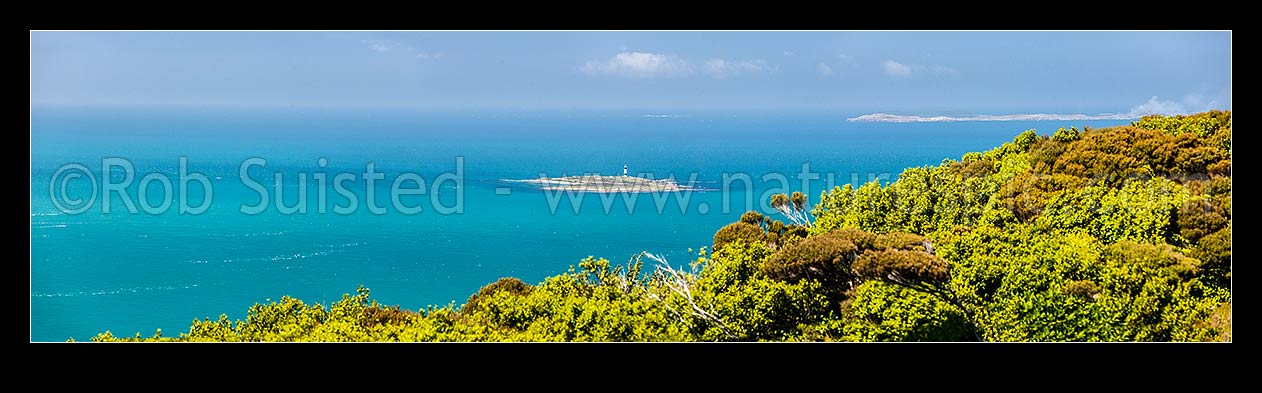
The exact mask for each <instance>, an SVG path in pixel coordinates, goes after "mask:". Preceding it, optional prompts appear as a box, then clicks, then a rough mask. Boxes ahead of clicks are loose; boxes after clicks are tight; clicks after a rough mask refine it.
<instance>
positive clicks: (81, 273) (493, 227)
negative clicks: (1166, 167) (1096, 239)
mask: <svg viewBox="0 0 1262 393" xmlns="http://www.w3.org/2000/svg"><path fill="white" fill-rule="evenodd" d="M850 116H854V114H844V113H834V112H720V111H710V112H687V113H675V112H661V111H657V112H654V111H636V112H594V111H588V112H563V111H551V112H541V113H527V112H503V111H501V112H472V111H469V112H448V113H437V112H422V111H403V110H364V109H359V110H328V109H278V110H170V109H164V110H139V109H126V110H120V109H113V110H106V109H75V108H56V109H36V110H33V111H32V114H31V141H30V142H31V206H30V208H31V283H30V285H31V288H30V294H31V339H32V340H35V341H63V340H66V339H68V338H71V337H73V338H75V339H77V340H86V339H88V338H90V337H91V336H92V335H94V334H96V333H99V332H102V331H106V330H110V331H112V332H113V333H114V334H115V335H132V334H135V333H136V332H137V331H139V332H141V333H142V334H144V335H146V336H147V335H150V334H152V333H153V331H154V329H156V328H162V329H163V333H164V335H168V336H174V335H176V334H177V333H179V332H181V331H185V329H187V327H188V324H189V322H190V321H191V320H192V319H194V318H202V317H211V318H216V317H217V316H218V315H219V314H221V313H227V314H228V316H229V317H231V318H234V319H235V318H243V317H244V312H245V310H246V308H247V307H248V306H249V305H250V304H252V303H255V302H260V301H266V300H268V299H272V300H275V299H278V298H280V297H281V296H282V295H286V294H288V295H292V296H297V297H300V298H302V299H303V300H305V301H308V302H324V303H327V302H329V301H332V300H336V299H338V298H339V297H340V296H341V295H342V294H343V293H347V292H353V291H354V290H355V288H356V286H357V285H359V284H363V285H365V286H367V287H369V288H371V289H372V291H373V295H374V297H375V298H377V299H379V300H381V301H383V302H386V303H388V304H399V305H402V306H404V307H407V308H412V309H416V308H422V307H424V306H426V305H429V304H439V305H445V304H447V303H449V302H452V301H455V302H456V303H457V304H460V303H463V301H464V299H466V298H467V297H468V295H469V294H470V293H472V292H475V291H476V290H477V289H478V287H479V286H481V285H484V284H486V283H488V282H491V281H494V280H495V279H497V278H499V277H504V276H515V277H518V278H521V279H523V280H525V281H527V282H538V281H540V280H542V279H543V278H544V277H546V276H548V275H553V274H556V273H559V272H563V271H564V270H566V269H567V268H568V267H569V266H570V265H573V264H575V263H577V262H578V261H579V260H580V259H582V258H583V257H586V256H588V255H594V256H597V257H605V258H608V259H610V260H612V261H615V262H625V261H626V260H627V259H628V258H630V257H632V256H633V255H635V254H636V253H638V252H640V251H645V250H647V251H651V252H654V253H657V254H660V255H664V256H666V257H667V258H668V259H670V260H671V261H672V262H673V263H676V264H682V263H685V262H686V261H688V260H689V259H690V258H691V257H690V255H689V254H688V250H689V249H690V248H692V249H696V248H698V247H701V246H706V245H708V243H709V242H710V240H711V237H712V235H713V233H714V231H715V230H717V229H718V228H719V227H721V226H723V225H725V224H727V223H729V222H732V221H734V220H736V218H737V217H739V215H740V214H741V213H743V212H744V211H745V207H746V196H754V197H761V196H764V195H765V194H766V193H768V192H770V191H776V189H779V188H781V187H782V185H781V184H780V183H779V182H776V181H773V180H768V181H763V180H761V179H762V176H763V175H764V174H775V173H779V174H784V175H785V176H787V178H788V180H790V183H789V184H788V186H789V187H790V188H792V190H801V189H802V188H803V187H802V184H801V182H800V180H798V179H797V178H795V176H796V175H797V173H798V172H800V171H801V169H802V165H803V163H809V166H810V169H811V170H812V171H814V172H817V173H820V174H821V178H820V179H818V180H815V181H812V182H811V183H810V185H809V187H808V188H807V190H806V191H807V192H808V196H810V198H811V202H812V203H813V202H814V201H815V200H816V198H817V196H818V195H819V193H820V191H823V190H825V189H826V187H827V186H828V179H827V174H828V173H832V174H833V183H835V184H836V185H841V184H844V183H849V182H851V181H853V180H854V179H858V180H859V181H860V182H865V181H867V180H868V179H869V178H871V177H874V176H875V177H879V178H882V179H886V180H891V179H894V178H896V177H897V175H898V173H899V172H900V171H901V170H902V169H903V168H906V167H911V166H921V165H936V164H938V163H940V162H941V161H942V160H943V159H944V158H955V159H958V158H959V156H960V155H962V154H963V153H965V152H969V151H979V150H985V149H989V148H992V147H994V146H997V145H999V144H1001V143H1003V142H1005V141H1008V140H1011V138H1012V137H1013V136H1015V135H1016V134H1017V133H1018V132H1020V131H1022V130H1025V129H1030V128H1034V129H1037V130H1039V131H1040V132H1041V133H1050V132H1052V131H1054V130H1055V129H1056V128H1057V127H1061V126H1065V127H1068V126H1071V125H1072V126H1079V127H1081V126H1084V125H1087V126H1091V127H1103V126H1108V125H1116V124H1123V123H1125V121H1092V122H1082V121H1075V122H1067V121H1043V122H960V123H901V124H900V123H851V122H847V121H845V119H846V118H847V117H850ZM181 156H184V157H187V160H188V166H187V167H188V170H189V171H191V172H197V173H202V174H204V175H206V176H207V178H208V179H210V180H211V182H212V183H211V184H212V190H213V195H212V196H213V197H212V198H211V204H210V207H209V209H208V210H207V211H206V212H204V213H202V214H197V215H188V214H186V215H181V214H179V213H178V211H177V209H175V208H174V207H172V208H171V209H170V210H169V211H167V212H165V213H164V214H148V213H144V212H140V213H137V214H132V213H129V212H127V210H126V207H125V204H124V202H123V201H122V197H120V196H118V195H112V196H111V198H110V199H111V201H110V202H111V212H110V213H108V214H105V213H103V212H102V204H103V202H104V199H105V198H104V196H103V195H102V194H101V191H100V189H99V188H98V190H97V192H96V195H97V196H96V200H95V202H94V204H93V205H91V207H90V208H89V209H88V210H87V211H86V212H83V213H80V214H67V213H64V212H61V211H59V210H58V209H57V208H56V207H55V205H54V204H53V201H52V199H53V197H54V195H52V194H59V193H60V182H53V181H52V180H53V179H52V176H53V174H54V173H55V171H56V170H57V169H58V168H60V167H62V166H64V165H66V164H72V163H78V164H82V165H84V167H86V168H89V169H90V170H91V171H93V172H94V173H93V175H94V176H95V177H96V179H97V181H98V182H100V183H104V182H105V180H106V179H105V178H103V177H102V176H101V173H100V171H101V162H102V159H103V158H106V157H119V158H124V159H126V160H128V161H129V162H130V163H131V164H132V165H133V166H134V167H135V172H136V177H137V179H133V182H132V185H131V186H130V188H129V189H128V191H129V194H130V195H131V197H132V200H133V203H136V202H139V201H138V200H136V198H137V197H136V196H137V195H140V194H143V195H146V196H147V197H148V198H150V199H148V200H147V201H148V202H151V204H152V205H159V204H160V202H161V200H162V195H163V193H162V192H161V191H162V186H161V183H159V182H151V183H149V187H148V192H145V193H140V192H139V190H138V189H137V184H136V182H137V181H138V180H139V177H141V176H144V175H145V174H148V173H151V172H156V173H160V174H166V175H168V176H170V178H171V179H172V180H173V181H174V180H177V179H178V178H177V177H176V174H177V173H178V171H179V159H180V157H181ZM250 157H259V158H263V159H266V160H267V164H266V165H265V166H264V167H261V168H258V167H256V168H253V169H251V170H250V171H249V173H248V174H249V176H250V178H251V179H253V180H256V181H259V182H260V183H262V184H263V185H264V186H265V187H266V188H267V191H268V194H269V197H271V198H275V197H276V196H277V194H278V193H277V192H276V189H275V188H274V184H273V183H272V180H273V177H272V175H273V174H274V173H277V172H279V173H282V174H284V178H283V179H282V184H281V188H280V190H281V193H283V195H284V197H285V200H286V204H287V205H293V204H294V203H295V201H296V199H297V195H296V194H297V193H298V190H299V189H300V185H299V180H298V179H297V178H296V176H298V174H299V173H300V172H302V173H305V174H306V176H307V179H306V180H307V181H306V185H307V187H306V191H307V197H308V198H307V206H308V207H309V210H308V211H307V212H306V213H305V214H282V213H280V212H279V211H278V210H277V208H276V207H275V206H272V207H271V208H270V209H268V210H267V211H265V212H263V213H261V214H257V215H248V214H243V213H241V212H240V210H239V209H240V208H241V207H242V206H243V205H246V206H253V205H255V204H257V202H258V200H259V195H258V193H257V192H256V191H255V190H253V189H251V188H248V187H247V186H246V184H245V183H244V182H243V181H242V179H241V178H240V176H239V168H240V166H241V163H242V161H243V160H245V159H246V158H250ZM456 157H462V159H463V164H464V165H463V179H464V180H463V186H462V187H460V189H457V187H456V186H455V184H454V183H452V182H446V183H443V184H439V185H438V186H437V187H436V188H435V187H433V186H434V184H431V183H432V180H434V179H436V178H437V177H438V176H439V175H440V174H442V173H445V172H454V171H455V169H456ZM320 158H325V159H326V160H327V163H326V165H324V166H323V167H321V166H319V165H318V163H319V160H320ZM370 162H371V163H373V164H374V166H375V168H376V171H378V172H381V173H383V174H384V176H385V180H381V181H377V183H378V184H377V185H376V187H375V189H374V191H375V193H376V194H377V195H376V197H375V199H376V201H377V202H376V204H378V205H383V206H385V207H386V210H387V212H386V213H385V214H373V213H372V212H370V211H368V209H367V208H366V204H367V200H366V196H367V195H366V194H367V186H366V183H365V182H364V180H363V177H362V172H363V171H364V169H365V166H366V164H368V163H370ZM624 164H625V165H628V166H629V168H630V172H631V173H632V174H638V173H642V172H647V173H651V174H652V175H653V176H654V177H657V178H661V177H666V176H670V175H674V176H675V177H676V178H679V179H687V178H689V176H690V175H691V174H693V173H696V174H697V180H698V183H697V185H698V186H700V187H701V188H705V189H708V190H709V191H701V192H695V193H692V194H689V197H688V199H687V200H686V203H684V202H683V201H684V200H683V199H682V198H680V197H679V196H669V197H668V198H667V199H666V201H667V202H666V204H665V206H664V209H663V210H661V211H660V212H659V210H658V209H657V206H656V203H655V199H654V198H653V197H652V196H651V195H649V194H641V195H640V196H639V197H637V198H636V199H635V200H634V203H632V205H633V211H632V212H631V213H628V211H627V210H628V208H627V202H626V199H624V197H622V196H615V197H616V198H614V199H613V203H612V204H611V205H610V206H611V209H609V211H608V212H607V213H606V211H605V209H604V205H603V203H602V200H601V198H600V197H598V196H597V195H595V194H587V195H584V196H582V199H581V203H580V204H579V205H580V208H581V209H580V212H579V213H577V214H576V213H574V211H573V209H572V205H571V203H570V202H569V199H567V197H566V196H565V195H563V194H562V195H561V200H562V201H561V202H560V204H559V206H558V208H557V209H556V210H555V212H553V211H552V209H551V208H550V206H549V201H548V194H547V193H545V192H543V191H541V190H538V189H537V188H534V187H532V186H530V185H528V184H522V183H509V182H504V181H503V180H504V179H532V178H537V177H538V176H539V175H540V173H541V172H543V173H546V174H547V175H549V176H561V175H575V174H583V173H589V172H599V173H602V174H606V175H614V174H619V173H621V171H622V166H623V165H624ZM115 172H117V173H112V174H111V178H112V179H113V181H115V182H119V181H122V173H121V171H115ZM404 172H411V173H416V174H418V175H420V177H421V178H422V179H424V180H425V181H426V182H427V183H426V188H427V190H429V191H430V192H428V193H427V194H426V195H420V196H406V197H402V200H403V201H405V204H407V205H408V206H413V205H417V204H419V205H421V206H422V211H421V212H420V213H419V214H410V215H409V214H402V213H400V212H399V211H397V210H395V209H394V208H393V207H392V206H391V202H390V197H389V194H388V190H389V187H390V182H391V181H392V180H394V179H395V177H396V176H397V175H398V174H400V173H404ZM316 173H325V174H326V176H327V179H329V182H328V183H326V185H325V187H324V188H323V189H324V190H325V193H326V196H327V198H328V199H327V202H326V206H327V208H328V209H329V210H330V211H328V212H325V213H319V212H318V211H317V208H318V206H319V204H318V202H317V201H318V190H319V189H320V187H318V184H317V182H316V180H315V179H314V174H316ZM339 173H355V174H357V175H361V176H358V177H357V178H356V181H355V182H347V183H345V185H346V186H347V187H346V188H347V189H348V190H349V192H351V193H353V194H354V195H355V196H356V198H357V199H358V202H359V206H358V207H359V208H358V209H357V211H356V212H354V213H352V214H348V215H342V214H335V213H333V212H332V211H331V210H332V208H333V206H334V205H345V204H346V200H345V198H343V197H342V196H341V195H339V194H337V193H336V191H335V190H334V189H333V188H332V186H331V185H329V184H331V183H332V181H331V180H332V179H333V177H334V176H335V175H337V174H339ZM738 173H744V174H748V175H750V176H751V177H752V178H753V180H754V181H753V184H752V190H748V191H747V190H744V189H743V188H742V189H738V190H734V191H733V192H731V193H728V194H725V193H723V192H720V191H717V189H719V188H721V184H722V179H723V176H724V174H729V175H732V174H738ZM408 184H409V186H411V185H412V183H408ZM734 184H735V185H736V186H738V188H740V186H743V183H741V182H736V183H734ZM50 185H52V186H53V187H54V189H53V190H52V191H51V192H50ZM497 188H505V189H501V190H500V192H499V193H497ZM65 189H66V194H67V195H69V196H70V197H74V198H88V195H89V194H90V189H91V188H90V185H89V183H88V182H86V181H85V180H84V178H83V177H80V178H76V179H71V180H69V181H67V183H66V187H65ZM505 190H506V191H507V193H508V194H507V195H502V194H503V193H505ZM434 191H437V192H438V202H439V203H440V204H442V205H443V206H454V205H455V204H456V203H457V202H458V201H462V202H463V212H462V213H459V214H446V215H444V214H439V213H438V212H437V211H436V210H435V209H434V208H433V205H432V203H433V201H432V200H431V198H430V197H431V195H432V194H433V192H434ZM173 192H174V194H176V195H177V196H176V197H175V198H176V199H177V200H178V193H179V190H178V184H173ZM188 194H189V195H188V198H189V199H190V201H191V204H193V205H199V204H200V201H201V200H202V199H203V197H204V196H205V193H204V192H202V191H201V189H200V186H198V185H193V186H190V190H189V192H188ZM461 194H462V199H458V196H459V195H461ZM725 195H726V197H725ZM724 198H727V199H728V200H729V206H730V208H729V209H726V211H725V209H724V208H723V200H724ZM757 199H761V200H762V201H763V202H765V198H757ZM273 202H274V201H273ZM681 204H682V205H684V206H685V209H684V212H682V213H681V211H680V205H681ZM273 205H274V203H273ZM754 208H755V209H760V210H765V209H764V208H765V206H763V207H758V206H754Z"/></svg>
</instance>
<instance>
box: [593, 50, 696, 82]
mask: <svg viewBox="0 0 1262 393" xmlns="http://www.w3.org/2000/svg"><path fill="white" fill-rule="evenodd" d="M579 71H582V72H583V73H586V74H590V75H608V76H619V77H633V78H651V77H659V76H664V77H671V76H684V75H688V74H690V73H692V67H691V66H690V65H689V64H688V62H687V61H685V60H683V59H680V58H678V57H675V56H673V55H664V54H660V53H647V52H622V53H618V54H616V55H614V56H613V57H612V58H610V59H608V60H603V61H601V60H588V61H587V63H585V64H583V66H582V67H579Z"/></svg>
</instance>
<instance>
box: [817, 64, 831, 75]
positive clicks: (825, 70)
mask: <svg viewBox="0 0 1262 393" xmlns="http://www.w3.org/2000/svg"><path fill="white" fill-rule="evenodd" d="M815 69H816V70H819V74H820V75H823V76H831V75H832V74H833V68H832V67H829V66H828V64H824V63H819V64H816V65H815Z"/></svg>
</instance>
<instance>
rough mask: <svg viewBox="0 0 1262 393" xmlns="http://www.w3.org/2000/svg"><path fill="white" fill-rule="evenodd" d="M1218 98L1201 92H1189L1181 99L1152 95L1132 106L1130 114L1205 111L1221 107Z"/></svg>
mask: <svg viewBox="0 0 1262 393" xmlns="http://www.w3.org/2000/svg"><path fill="white" fill-rule="evenodd" d="M1219 106H1220V105H1219V103H1218V101H1217V100H1209V99H1206V98H1205V96H1202V95H1199V94H1188V95H1186V96H1183V99H1182V100H1180V101H1174V100H1162V99H1160V98H1157V96H1152V97H1151V98H1149V99H1148V101H1145V102H1144V103H1142V104H1139V105H1135V106H1133V107H1131V111H1130V115H1131V116H1132V117H1143V116H1145V115H1186V114H1190V113H1197V112H1204V111H1208V110H1210V109H1220V108H1219Z"/></svg>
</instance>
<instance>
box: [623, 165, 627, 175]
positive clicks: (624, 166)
mask: <svg viewBox="0 0 1262 393" xmlns="http://www.w3.org/2000/svg"><path fill="white" fill-rule="evenodd" d="M622 175H623V176H626V175H627V165H626V164H622Z"/></svg>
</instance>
